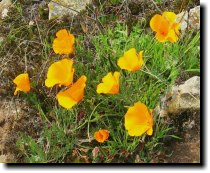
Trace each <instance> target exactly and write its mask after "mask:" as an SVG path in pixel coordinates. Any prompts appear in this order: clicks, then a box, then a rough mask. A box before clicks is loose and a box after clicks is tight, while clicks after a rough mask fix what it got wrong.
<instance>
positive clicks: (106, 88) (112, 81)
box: [97, 72, 120, 94]
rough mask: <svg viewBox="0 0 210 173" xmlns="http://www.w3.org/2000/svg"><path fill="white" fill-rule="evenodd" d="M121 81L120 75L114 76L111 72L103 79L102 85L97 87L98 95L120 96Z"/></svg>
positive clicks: (115, 73)
mask: <svg viewBox="0 0 210 173" xmlns="http://www.w3.org/2000/svg"><path fill="white" fill-rule="evenodd" d="M119 79H120V73H119V72H114V75H113V74H112V73H111V72H110V73H108V74H107V75H106V76H105V77H103V79H102V83H100V84H99V85H98V86H97V93H98V94H101V93H104V94H118V93H119V85H120V84H119Z"/></svg>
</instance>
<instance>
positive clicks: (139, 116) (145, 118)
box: [125, 102, 153, 136]
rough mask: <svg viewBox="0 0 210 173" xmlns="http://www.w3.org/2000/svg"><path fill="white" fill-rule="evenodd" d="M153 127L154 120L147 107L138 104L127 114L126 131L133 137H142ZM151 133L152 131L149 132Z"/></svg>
mask: <svg viewBox="0 0 210 173" xmlns="http://www.w3.org/2000/svg"><path fill="white" fill-rule="evenodd" d="M152 126H153V119H152V115H151V113H150V112H149V111H148V109H147V107H146V106H145V105H144V104H143V103H141V102H137V103H135V104H134V106H132V107H130V108H129V109H128V111H127V113H126V114H125V129H126V130H128V134H129V135H131V136H141V135H142V134H144V133H146V132H147V131H148V130H150V128H152ZM149 132H150V133H151V131H149ZM149 132H148V133H149Z"/></svg>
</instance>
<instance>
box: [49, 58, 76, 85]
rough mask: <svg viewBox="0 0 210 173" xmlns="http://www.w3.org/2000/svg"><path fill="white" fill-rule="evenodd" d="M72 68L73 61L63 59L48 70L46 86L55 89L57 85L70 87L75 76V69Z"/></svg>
mask: <svg viewBox="0 0 210 173" xmlns="http://www.w3.org/2000/svg"><path fill="white" fill-rule="evenodd" d="M72 66H73V60H72V59H62V60H60V61H57V62H55V63H53V64H52V65H51V66H50V67H49V69H48V73H47V79H46V80H45V85H46V86H47V87H53V86H54V85H56V84H58V85H59V86H61V85H64V86H69V85H70V84H72V81H73V76H74V68H73V67H72Z"/></svg>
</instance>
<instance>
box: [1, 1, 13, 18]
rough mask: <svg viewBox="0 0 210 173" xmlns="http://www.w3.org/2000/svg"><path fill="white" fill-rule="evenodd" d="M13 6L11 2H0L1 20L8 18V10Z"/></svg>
mask: <svg viewBox="0 0 210 173" xmlns="http://www.w3.org/2000/svg"><path fill="white" fill-rule="evenodd" d="M11 5H12V2H11V0H2V1H1V2H0V19H3V18H5V17H6V16H7V13H8V11H9V10H8V9H9V7H10V6H11Z"/></svg>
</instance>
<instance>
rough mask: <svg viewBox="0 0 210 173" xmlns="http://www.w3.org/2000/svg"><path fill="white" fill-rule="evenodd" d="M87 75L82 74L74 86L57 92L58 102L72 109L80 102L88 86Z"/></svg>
mask: <svg viewBox="0 0 210 173" xmlns="http://www.w3.org/2000/svg"><path fill="white" fill-rule="evenodd" d="M86 80H87V78H86V76H84V75H83V76H81V77H80V78H79V79H78V80H77V81H76V82H75V83H74V84H73V85H72V86H70V87H69V88H68V89H67V90H65V91H60V92H59V93H58V94H57V99H58V103H59V104H60V105H61V106H62V107H64V108H66V109H70V108H72V107H73V106H74V105H75V104H77V103H78V102H80V101H81V100H82V99H83V97H84V89H85V86H86Z"/></svg>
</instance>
